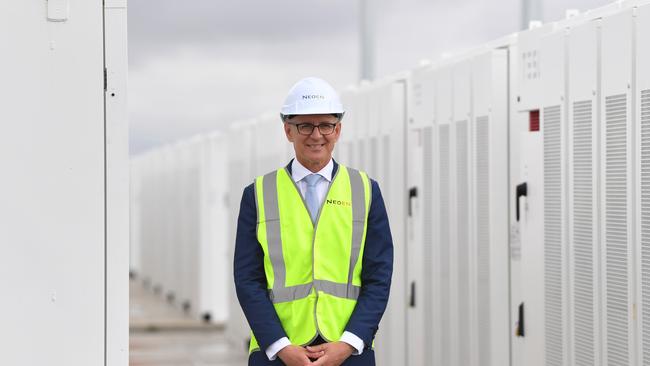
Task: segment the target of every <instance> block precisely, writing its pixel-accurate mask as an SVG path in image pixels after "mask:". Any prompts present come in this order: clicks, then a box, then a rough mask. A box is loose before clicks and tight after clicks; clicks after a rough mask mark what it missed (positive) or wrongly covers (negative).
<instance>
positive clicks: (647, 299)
mask: <svg viewBox="0 0 650 366" xmlns="http://www.w3.org/2000/svg"><path fill="white" fill-rule="evenodd" d="M641 253H642V254H641V276H642V283H643V284H644V285H643V286H642V287H641V291H642V299H643V309H642V311H643V364H644V365H650V90H644V91H642V92H641Z"/></svg>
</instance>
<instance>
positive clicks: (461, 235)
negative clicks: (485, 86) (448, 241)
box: [456, 121, 470, 365]
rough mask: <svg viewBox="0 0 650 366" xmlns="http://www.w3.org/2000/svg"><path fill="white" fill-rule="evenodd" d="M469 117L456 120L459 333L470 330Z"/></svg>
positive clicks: (465, 357)
mask: <svg viewBox="0 0 650 366" xmlns="http://www.w3.org/2000/svg"><path fill="white" fill-rule="evenodd" d="M467 139H468V133H467V121H459V122H456V192H457V194H456V197H457V198H456V201H457V202H456V207H457V210H456V212H457V224H456V230H457V231H456V233H457V236H458V242H457V243H456V245H457V248H458V257H457V258H458V263H457V270H458V307H459V309H458V311H459V314H460V316H459V317H458V333H459V334H469V331H470V330H469V323H468V317H467V316H464V314H469V312H470V310H469V273H468V270H469V232H468V230H469V228H468V227H467V222H468V221H469V202H468V196H469V182H468V179H469V172H468V168H469V164H468V162H467V158H468V153H467V148H468V146H467V144H468V141H467ZM458 360H459V365H469V363H470V362H469V352H462V351H461V352H459V359H458Z"/></svg>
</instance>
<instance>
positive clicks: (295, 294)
mask: <svg viewBox="0 0 650 366" xmlns="http://www.w3.org/2000/svg"><path fill="white" fill-rule="evenodd" d="M311 288H312V284H311V283H307V284H304V285H297V286H290V287H284V288H278V289H273V290H269V297H270V298H271V302H272V303H274V304H276V303H279V302H287V301H293V300H299V299H303V298H305V297H307V296H309V293H310V292H311Z"/></svg>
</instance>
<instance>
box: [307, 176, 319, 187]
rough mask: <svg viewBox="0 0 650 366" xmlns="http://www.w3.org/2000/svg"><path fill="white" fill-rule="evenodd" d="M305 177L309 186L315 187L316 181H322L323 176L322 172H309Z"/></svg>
mask: <svg viewBox="0 0 650 366" xmlns="http://www.w3.org/2000/svg"><path fill="white" fill-rule="evenodd" d="M304 179H305V182H307V186H309V187H314V186H316V183H318V181H320V179H321V176H320V174H309V175H308V176H306V177H305V178H304Z"/></svg>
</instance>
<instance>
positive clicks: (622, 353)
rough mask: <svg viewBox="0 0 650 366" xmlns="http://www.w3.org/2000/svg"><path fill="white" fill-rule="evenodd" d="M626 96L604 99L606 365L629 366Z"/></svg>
mask: <svg viewBox="0 0 650 366" xmlns="http://www.w3.org/2000/svg"><path fill="white" fill-rule="evenodd" d="M626 103H627V102H626V95H625V94H620V95H613V96H609V97H607V98H605V109H606V110H605V113H606V117H605V118H606V131H607V137H606V145H605V149H606V159H605V161H606V162H605V174H606V177H605V187H606V188H605V195H606V197H605V248H606V249H605V250H606V256H607V261H606V281H607V364H608V365H612V366H613V365H621V366H622V365H628V364H629V359H628V316H627V311H628V308H627V304H628V285H627V284H628V275H627V270H628V258H627V257H628V256H627V252H628V247H627V245H628V244H627V240H628V239H627V220H628V218H627V195H628V192H627V169H628V166H627V126H626V120H627V116H626V114H627V111H626Z"/></svg>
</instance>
